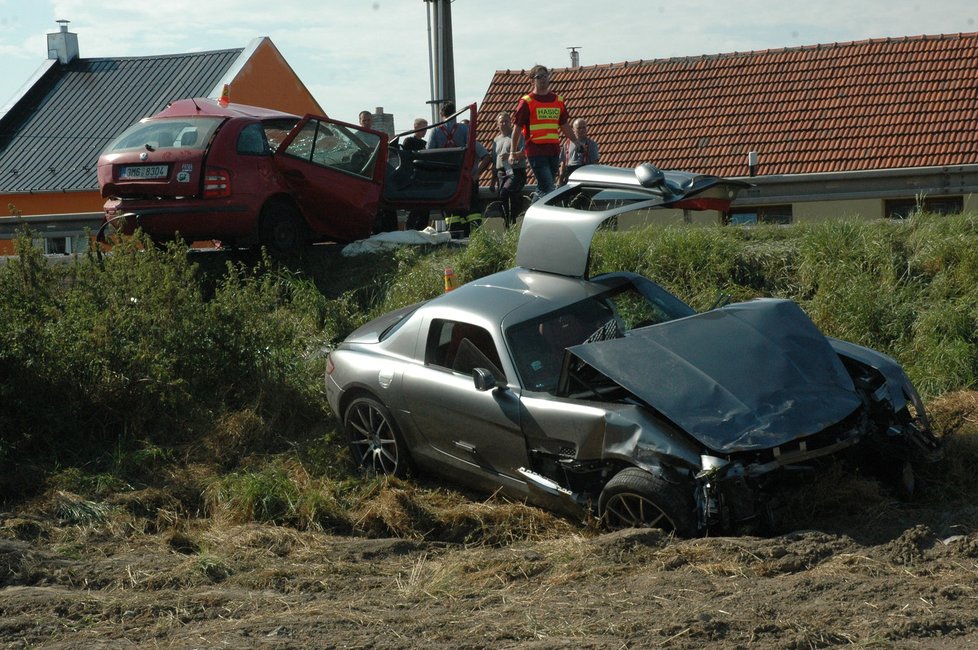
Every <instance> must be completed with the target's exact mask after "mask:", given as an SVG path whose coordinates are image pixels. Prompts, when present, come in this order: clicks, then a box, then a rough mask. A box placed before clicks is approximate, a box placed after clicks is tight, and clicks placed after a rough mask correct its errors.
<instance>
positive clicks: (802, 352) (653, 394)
mask: <svg viewBox="0 0 978 650" xmlns="http://www.w3.org/2000/svg"><path fill="white" fill-rule="evenodd" d="M568 350H569V352H570V353H571V354H572V355H574V356H576V357H578V358H579V359H581V360H582V361H584V362H585V363H587V364H588V365H590V366H592V367H594V368H595V369H597V370H598V371H600V372H601V373H603V374H604V375H606V376H607V377H609V378H610V379H612V380H614V381H615V382H617V383H618V384H620V385H621V386H622V387H623V388H625V389H626V390H628V391H629V392H631V393H632V394H634V395H635V396H636V397H638V398H639V399H641V400H643V401H645V402H646V403H648V404H649V405H650V406H652V407H653V408H655V409H656V410H658V411H659V412H660V413H662V415H664V416H665V417H667V418H669V419H670V420H672V421H673V422H674V423H676V424H677V425H678V426H680V427H681V428H682V429H684V430H685V431H686V432H688V433H689V434H690V435H692V436H693V437H694V438H696V439H697V440H699V441H700V442H701V443H703V444H704V445H706V446H707V447H709V448H710V449H712V450H714V451H716V452H720V453H731V452H737V451H747V450H752V449H767V448H771V447H775V446H778V445H781V444H784V443H786V442H789V441H791V440H794V439H797V438H802V437H804V436H808V435H811V434H814V433H817V432H818V431H821V430H822V429H825V428H826V427H828V426H830V425H832V424H835V423H837V422H839V421H840V420H842V419H844V418H845V417H846V416H848V415H849V414H851V413H852V412H853V411H855V410H856V408H858V407H859V406H860V404H861V400H860V398H859V396H858V395H857V394H856V392H855V389H854V387H853V383H852V380H851V378H850V377H849V375H848V374H847V373H846V370H845V368H844V367H843V365H842V362H841V361H840V360H839V357H838V355H837V354H836V353H835V352H834V351H833V349H832V347H831V345H830V344H829V342H828V340H827V339H826V338H825V336H823V335H822V333H821V332H819V330H818V328H816V327H815V324H814V323H812V321H811V319H809V318H808V316H807V315H806V314H805V313H804V312H803V311H802V310H801V308H800V307H798V305H796V304H795V303H794V302H791V301H789V300H772V299H761V300H754V301H751V302H746V303H738V304H734V305H729V306H727V307H724V308H722V309H716V310H713V311H709V312H705V313H702V314H696V315H694V316H690V317H687V318H682V319H679V320H674V321H669V322H667V323H662V324H659V325H653V326H650V327H645V328H641V329H637V330H633V331H631V332H629V334H628V336H626V337H624V338H619V339H612V340H608V341H598V342H594V343H585V344H582V345H578V346H574V347H571V348H568ZM567 366H568V364H565V372H566V368H567ZM560 385H566V384H565V382H564V381H561V384H560Z"/></svg>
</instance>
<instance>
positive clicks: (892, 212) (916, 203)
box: [883, 196, 964, 219]
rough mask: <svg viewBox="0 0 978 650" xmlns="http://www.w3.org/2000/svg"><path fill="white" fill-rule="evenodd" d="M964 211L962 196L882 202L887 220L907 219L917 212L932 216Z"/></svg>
mask: <svg viewBox="0 0 978 650" xmlns="http://www.w3.org/2000/svg"><path fill="white" fill-rule="evenodd" d="M963 210H964V197H962V196H925V197H923V198H919V197H918V198H912V199H887V200H885V201H884V202H883V214H884V215H885V216H886V218H887V219H907V218H909V217H910V216H911V215H913V214H915V213H917V212H931V213H933V214H958V213H959V212H962V211H963Z"/></svg>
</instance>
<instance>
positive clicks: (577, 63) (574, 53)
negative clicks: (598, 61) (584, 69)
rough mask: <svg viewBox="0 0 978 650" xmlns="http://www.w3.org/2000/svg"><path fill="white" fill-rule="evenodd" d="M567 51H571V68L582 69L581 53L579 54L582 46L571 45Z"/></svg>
mask: <svg viewBox="0 0 978 650" xmlns="http://www.w3.org/2000/svg"><path fill="white" fill-rule="evenodd" d="M567 49H568V50H570V57H571V67H572V68H580V67H581V53H580V52H578V50H579V49H581V46H580V45H571V46H570V47H568V48H567Z"/></svg>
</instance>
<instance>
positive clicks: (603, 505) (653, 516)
mask: <svg viewBox="0 0 978 650" xmlns="http://www.w3.org/2000/svg"><path fill="white" fill-rule="evenodd" d="M598 514H599V515H600V517H601V523H602V524H603V525H604V526H605V528H608V529H610V530H620V529H622V528H661V529H663V530H665V531H667V532H675V533H676V535H679V536H680V537H693V536H694V535H695V534H696V506H695V503H694V501H693V493H692V490H690V489H683V487H682V486H680V485H674V484H672V483H669V482H668V481H666V480H665V479H664V478H662V477H661V476H657V475H655V474H652V473H650V472H646V471H645V470H643V469H639V468H637V467H628V468H625V469H623V470H621V471H620V472H618V473H617V474H615V475H614V476H613V477H611V480H610V481H608V483H607V484H606V485H605V486H604V489H603V490H602V491H601V496H600V497H599V498H598Z"/></svg>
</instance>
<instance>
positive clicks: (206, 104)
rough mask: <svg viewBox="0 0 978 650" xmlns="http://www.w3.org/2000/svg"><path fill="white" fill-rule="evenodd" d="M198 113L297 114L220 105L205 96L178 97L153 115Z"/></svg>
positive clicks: (227, 115) (275, 115) (236, 115)
mask: <svg viewBox="0 0 978 650" xmlns="http://www.w3.org/2000/svg"><path fill="white" fill-rule="evenodd" d="M200 115H207V116H215V117H253V118H256V119H259V120H264V119H269V118H276V117H281V118H292V119H298V118H299V116H298V115H292V114H291V113H283V112H282V111H276V110H273V109H271V108H262V107H260V106H249V105H247V104H230V103H229V104H227V105H226V106H221V104H220V102H218V101H216V100H214V99H208V98H206V97H197V98H193V99H178V100H177V101H175V102H171V103H170V104H169V105H168V106H167V107H166V108H164V109H163V110H162V111H160V112H159V113H157V114H156V115H154V116H153V117H154V118H157V117H194V116H200Z"/></svg>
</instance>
